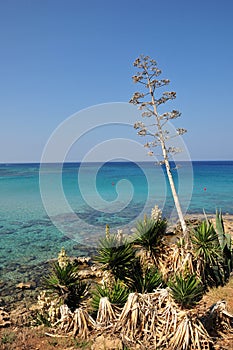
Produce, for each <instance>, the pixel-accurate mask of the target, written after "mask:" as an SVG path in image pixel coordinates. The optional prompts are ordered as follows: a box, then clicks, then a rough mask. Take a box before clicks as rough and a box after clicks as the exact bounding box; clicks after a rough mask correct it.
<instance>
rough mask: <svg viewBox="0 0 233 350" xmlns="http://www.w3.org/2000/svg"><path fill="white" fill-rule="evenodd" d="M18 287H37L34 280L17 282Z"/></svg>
mask: <svg viewBox="0 0 233 350" xmlns="http://www.w3.org/2000/svg"><path fill="white" fill-rule="evenodd" d="M16 288H20V289H32V288H35V283H34V282H20V283H19V284H17V286H16Z"/></svg>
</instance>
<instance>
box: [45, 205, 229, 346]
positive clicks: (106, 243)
mask: <svg viewBox="0 0 233 350" xmlns="http://www.w3.org/2000/svg"><path fill="white" fill-rule="evenodd" d="M156 210H157V211H158V208H157V209H156ZM166 227H167V222H166V220H165V219H164V218H162V217H161V213H160V215H158V216H157V217H150V218H148V217H145V218H144V220H143V221H140V222H139V223H138V225H137V231H136V234H135V236H134V237H131V238H130V239H129V237H128V238H127V239H126V238H124V237H123V235H122V232H118V233H117V234H111V233H110V230H109V227H107V228H106V237H104V238H103V239H102V240H101V241H100V244H99V249H98V254H97V256H95V258H94V259H95V261H96V262H97V264H98V266H99V268H100V271H102V273H101V276H102V277H101V278H102V279H101V280H100V279H99V280H98V281H97V279H96V282H95V283H94V284H93V283H92V284H91V285H90V288H89V290H88V292H87V287H88V284H87V283H84V282H83V281H82V278H81V277H80V275H79V268H78V265H75V263H74V262H71V261H70V259H69V258H68V257H67V256H66V254H65V252H64V251H62V252H61V253H60V255H59V258H58V261H57V262H54V263H53V266H52V270H51V273H50V275H49V276H48V277H46V278H45V279H44V286H45V287H46V289H45V290H44V291H43V292H42V293H41V295H40V296H39V305H40V313H39V314H40V316H41V315H42V316H43V319H44V320H47V324H48V323H49V324H50V326H51V327H53V331H54V332H55V333H54V334H60V333H62V334H64V333H65V334H70V335H72V336H75V337H77V339H83V340H87V341H89V340H90V338H93V337H94V338H95V336H96V337H97V336H98V334H99V332H101V333H103V334H104V333H105V332H106V334H110V333H112V334H113V335H114V336H117V337H118V338H119V339H120V341H121V344H123V345H124V346H125V347H127V348H128V349H134V348H136V347H137V346H142V348H144V347H147V348H148V349H165V348H169V349H184V350H185V349H187V350H188V349H211V348H212V346H213V342H214V338H213V334H215V335H216V334H220V333H221V334H222V332H223V331H226V330H227V329H230V328H231V327H232V322H233V316H232V315H231V313H229V312H228V311H227V310H226V303H223V302H217V303H215V306H214V307H213V306H212V307H211V308H210V309H205V308H204V309H203V310H202V312H201V313H200V307H201V305H203V304H202V303H203V300H204V299H205V295H206V293H210V291H211V290H212V291H214V290H216V291H218V290H220V289H219V288H221V286H223V285H225V284H226V283H227V282H228V280H229V277H230V273H231V271H232V246H231V240H230V239H229V236H228V235H227V234H226V233H225V231H224V224H223V220H222V215H221V213H218V212H217V213H216V220H215V225H214V224H213V223H211V222H209V220H207V219H205V220H204V221H203V222H200V223H199V224H198V225H195V226H193V227H192V226H189V240H188V243H187V240H186V241H185V242H184V240H182V237H180V238H181V239H179V237H177V242H176V243H172V244H169V243H168V242H167V241H166V239H165V237H166V236H165V233H166ZM43 293H44V294H43ZM51 296H52V298H51ZM87 297H88V298H87ZM223 325H224V326H223ZM218 330H221V332H220V333H219V332H218ZM123 345H122V346H123Z"/></svg>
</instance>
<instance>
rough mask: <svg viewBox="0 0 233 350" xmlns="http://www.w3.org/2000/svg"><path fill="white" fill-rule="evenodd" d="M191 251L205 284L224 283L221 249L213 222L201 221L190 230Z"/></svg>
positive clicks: (216, 284)
mask: <svg viewBox="0 0 233 350" xmlns="http://www.w3.org/2000/svg"><path fill="white" fill-rule="evenodd" d="M190 238H191V243H192V251H193V253H194V257H195V259H196V265H197V266H196V268H197V273H198V274H199V275H200V277H201V279H202V281H203V283H205V284H207V285H210V286H212V285H215V286H218V285H223V284H224V266H223V262H224V260H223V251H222V249H221V246H220V243H219V239H218V234H217V233H216V231H215V229H214V226H213V224H211V223H210V222H209V221H208V220H205V221H203V222H202V223H201V224H200V225H199V226H197V227H196V228H195V229H193V230H192V232H191V235H190Z"/></svg>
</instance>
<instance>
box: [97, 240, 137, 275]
mask: <svg viewBox="0 0 233 350" xmlns="http://www.w3.org/2000/svg"><path fill="white" fill-rule="evenodd" d="M97 253H98V255H97V256H96V257H95V260H96V261H97V262H99V263H101V264H102V269H103V270H108V271H110V272H111V273H112V275H113V276H114V277H115V280H118V279H120V280H125V279H127V277H128V276H129V275H130V271H131V267H132V264H133V261H134V260H135V249H134V248H133V246H132V244H131V243H129V242H128V241H127V240H126V239H122V241H119V239H118V237H117V235H110V236H106V237H105V238H103V239H101V240H100V242H99V248H98V250H97Z"/></svg>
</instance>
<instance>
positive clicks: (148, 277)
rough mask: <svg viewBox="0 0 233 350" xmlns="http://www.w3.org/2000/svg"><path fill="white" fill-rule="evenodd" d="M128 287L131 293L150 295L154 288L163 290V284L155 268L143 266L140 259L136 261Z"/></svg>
mask: <svg viewBox="0 0 233 350" xmlns="http://www.w3.org/2000/svg"><path fill="white" fill-rule="evenodd" d="M128 286H129V288H130V290H131V292H138V293H152V292H153V291H154V290H155V289H156V288H163V287H164V286H165V284H164V281H163V279H162V276H161V273H160V272H159V271H158V269H157V268H156V267H155V266H151V267H149V266H143V265H142V264H141V263H140V259H136V260H135V263H134V265H133V267H132V275H131V278H130V279H129V281H128Z"/></svg>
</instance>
